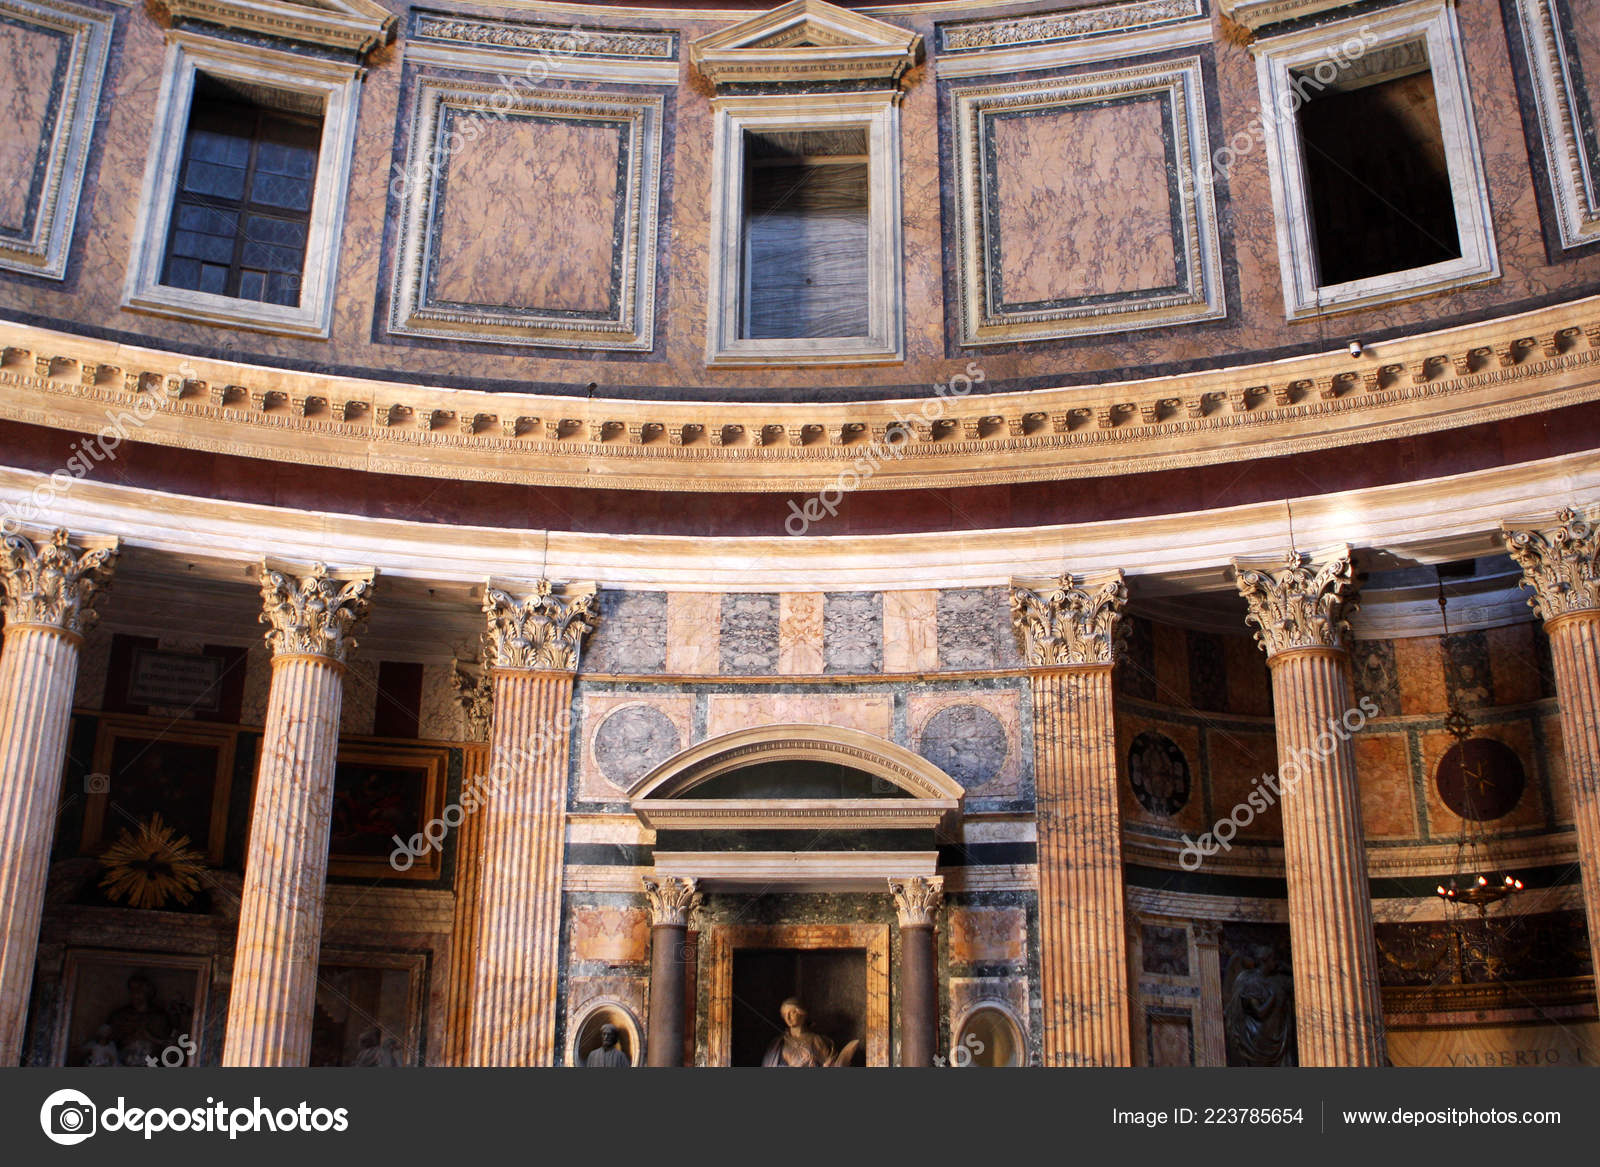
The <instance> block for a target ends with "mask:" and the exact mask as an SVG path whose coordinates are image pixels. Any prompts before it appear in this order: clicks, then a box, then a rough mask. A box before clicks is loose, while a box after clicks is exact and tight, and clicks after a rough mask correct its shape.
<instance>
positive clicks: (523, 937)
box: [468, 669, 572, 1066]
mask: <svg viewBox="0 0 1600 1167" xmlns="http://www.w3.org/2000/svg"><path fill="white" fill-rule="evenodd" d="M571 704H572V675H571V674H570V673H549V672H535V671H531V670H524V669H496V670H495V671H494V728H493V730H492V731H491V734H490V743H491V745H490V759H491V760H490V763H489V765H490V781H491V783H492V787H493V791H494V792H493V794H492V796H491V797H490V798H489V799H488V800H487V802H486V803H485V805H484V808H483V809H482V810H481V811H479V812H478V814H479V817H481V818H482V819H483V828H482V829H483V834H482V839H481V842H480V845H479V854H480V859H479V866H478V886H477V894H476V901H477V913H476V915H477V921H476V928H477V940H476V954H477V960H476V967H475V968H474V970H473V980H472V1001H471V1007H470V1008H471V1014H472V1024H471V1038H470V1043H469V1047H468V1060H469V1061H470V1063H471V1064H472V1065H475V1066H550V1065H554V1064H555V1053H556V1046H555V1038H556V984H557V973H558V971H559V965H560V939H561V937H560V925H561V858H562V842H563V834H564V824H565V820H564V814H563V811H564V808H565V805H566V798H567V738H566V734H565V733H559V732H553V731H552V727H556V726H563V725H566V724H568V721H567V718H568V716H569V714H568V710H569V708H570V706H571Z"/></svg>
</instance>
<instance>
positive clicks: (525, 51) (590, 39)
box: [405, 9, 679, 85]
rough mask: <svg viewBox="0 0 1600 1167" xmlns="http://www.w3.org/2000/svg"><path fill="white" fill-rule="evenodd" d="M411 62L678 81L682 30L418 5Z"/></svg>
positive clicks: (537, 75) (529, 74)
mask: <svg viewBox="0 0 1600 1167" xmlns="http://www.w3.org/2000/svg"><path fill="white" fill-rule="evenodd" d="M405 56H406V60H407V61H409V62H411V63H413V64H431V65H440V66H444V67H447V68H452V69H472V70H477V71H480V72H500V71H506V72H512V71H514V72H515V73H521V74H522V75H523V76H524V77H526V78H528V80H530V81H532V82H534V83H538V82H542V81H545V80H548V79H549V78H551V77H565V78H570V79H572V80H579V81H610V82H640V83H648V84H657V85H676V84H677V83H678V69H679V61H678V34H677V33H676V32H671V31H657V30H654V29H641V28H602V27H595V26H588V25H580V24H569V25H555V24H549V23H538V22H528V21H513V20H491V19H489V18H487V17H477V16H462V15H458V14H456V13H450V12H434V11H429V10H427V9H415V10H413V12H412V15H411V24H410V31H409V33H408V34H407V37H406V48H405Z"/></svg>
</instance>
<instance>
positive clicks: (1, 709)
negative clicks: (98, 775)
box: [0, 624, 78, 1066]
mask: <svg viewBox="0 0 1600 1167" xmlns="http://www.w3.org/2000/svg"><path fill="white" fill-rule="evenodd" d="M77 677H78V637H76V636H74V635H73V634H71V633H69V632H63V631H62V630H61V629H59V628H51V627H47V626H41V625H35V624H13V625H9V626H8V627H7V628H6V632H5V648H4V651H0V1066H15V1065H17V1064H18V1062H19V1061H20V1059H21V1057H22V1040H23V1026H24V1025H25V1024H26V1018H27V1014H28V993H29V990H30V988H31V987H32V985H33V962H34V957H35V953H36V950H37V948H38V943H39V918H40V914H41V913H42V912H43V910H44V885H45V877H46V874H47V872H48V870H49V865H50V844H51V840H52V839H53V838H54V837H55V817H56V805H57V802H58V800H59V798H60V793H61V767H62V763H63V761H64V760H65V758H66V753H67V728H68V726H69V724H70V723H71V721H72V694H73V688H74V685H75V683H76V681H77Z"/></svg>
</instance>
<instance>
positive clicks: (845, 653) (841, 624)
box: [822, 592, 883, 674]
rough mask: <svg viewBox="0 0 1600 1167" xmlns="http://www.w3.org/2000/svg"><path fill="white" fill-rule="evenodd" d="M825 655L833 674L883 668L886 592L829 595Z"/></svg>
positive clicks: (824, 616)
mask: <svg viewBox="0 0 1600 1167" xmlns="http://www.w3.org/2000/svg"><path fill="white" fill-rule="evenodd" d="M822 655H823V662H824V667H825V668H826V670H827V671H828V672H830V673H856V674H860V673H878V672H882V671H883V593H881V592H829V593H828V594H827V596H826V597H825V599H824V606H823V647H822Z"/></svg>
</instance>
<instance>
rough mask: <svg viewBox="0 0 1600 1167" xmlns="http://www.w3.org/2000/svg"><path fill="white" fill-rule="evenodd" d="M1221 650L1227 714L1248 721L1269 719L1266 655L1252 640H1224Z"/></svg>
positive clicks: (1244, 637) (1237, 637)
mask: <svg viewBox="0 0 1600 1167" xmlns="http://www.w3.org/2000/svg"><path fill="white" fill-rule="evenodd" d="M1222 650H1223V660H1224V662H1225V666H1226V668H1227V676H1228V702H1229V711H1230V712H1232V713H1241V714H1244V715H1246V716H1249V717H1270V716H1271V714H1272V674H1271V673H1270V672H1268V670H1267V654H1266V653H1264V652H1262V651H1261V649H1260V647H1258V646H1257V644H1256V642H1255V638H1254V637H1251V636H1225V637H1223V638H1222Z"/></svg>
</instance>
